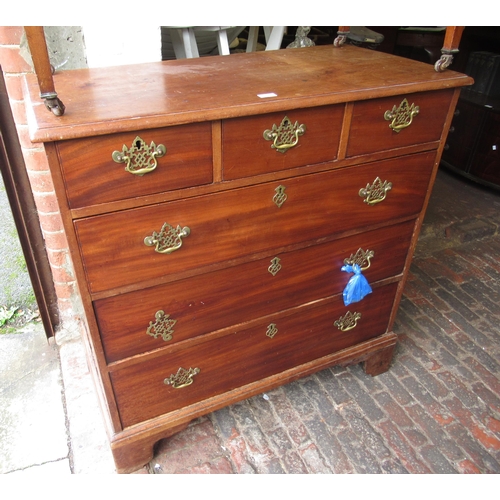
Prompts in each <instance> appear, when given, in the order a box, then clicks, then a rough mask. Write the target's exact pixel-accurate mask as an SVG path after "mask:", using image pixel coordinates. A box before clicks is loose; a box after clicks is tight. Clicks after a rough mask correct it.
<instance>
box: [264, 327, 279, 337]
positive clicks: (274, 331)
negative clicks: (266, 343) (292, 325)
mask: <svg viewBox="0 0 500 500" xmlns="http://www.w3.org/2000/svg"><path fill="white" fill-rule="evenodd" d="M277 333H278V328H277V326H276V323H271V324H270V325H269V326H268V327H267V331H266V335H267V336H268V337H269V338H270V339H272V338H273V337H274V336H275V335H276V334H277Z"/></svg>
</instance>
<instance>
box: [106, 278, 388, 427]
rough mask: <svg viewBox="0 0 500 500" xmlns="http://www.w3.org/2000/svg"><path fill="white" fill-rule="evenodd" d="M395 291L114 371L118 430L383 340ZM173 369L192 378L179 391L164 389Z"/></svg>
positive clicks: (338, 301)
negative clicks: (372, 340)
mask: <svg viewBox="0 0 500 500" xmlns="http://www.w3.org/2000/svg"><path fill="white" fill-rule="evenodd" d="M396 289H397V283H393V284H391V285H386V286H383V287H379V288H377V289H375V290H374V291H373V293H372V294H370V295H368V296H367V297H366V298H365V299H364V300H362V301H361V302H358V303H357V304H354V305H353V306H350V307H349V308H347V307H345V306H344V304H343V302H342V298H341V297H340V296H336V297H334V298H332V299H330V300H327V301H323V302H321V303H315V304H314V305H311V306H309V307H307V308H299V309H297V310H295V311H294V312H292V313H291V312H287V313H286V314H278V315H276V316H273V317H268V318H266V320H265V321H264V320H263V321H262V322H260V323H258V324H253V325H252V326H248V327H246V328H245V327H242V328H240V329H239V330H237V331H235V332H234V333H231V334H229V335H226V336H224V337H219V338H217V339H214V340H209V341H207V342H204V343H201V344H198V345H196V346H192V347H189V348H187V349H182V350H178V351H176V352H170V353H165V354H163V355H161V356H155V357H152V358H150V359H149V360H147V361H144V362H139V363H137V364H135V365H132V366H129V367H126V368H122V369H117V370H116V371H114V372H111V381H112V384H113V389H114V392H115V396H116V401H117V405H118V411H119V413H120V417H121V421H122V424H123V426H124V427H129V426H131V425H134V424H137V423H139V422H142V421H144V420H148V419H150V418H153V417H156V416H158V415H162V414H165V413H168V412H171V411H173V410H176V409H177V408H182V407H184V406H187V405H190V404H193V403H196V402H199V401H203V400H204V399H207V398H210V397H212V396H216V395H218V394H222V393H224V392H226V391H230V390H232V389H236V388H238V387H242V386H244V385H246V384H249V383H252V382H255V381H257V380H261V379H263V378H265V377H269V376H272V375H275V374H278V373H281V372H283V371H284V370H287V369H291V368H293V367H295V366H299V365H301V364H303V363H307V362H309V361H312V360H314V359H317V358H321V357H323V356H326V355H328V354H331V353H334V352H337V351H339V350H341V349H344V348H346V347H350V346H353V345H355V344H358V343H359V342H362V341H364V340H368V339H370V338H373V337H376V336H377V335H380V334H383V333H385V331H386V329H387V324H388V319H389V316H390V312H391V309H392V306H393V300H394V296H395V293H396ZM349 318H351V321H349ZM335 322H337V323H338V326H336V325H335ZM349 327H352V329H348V330H347V328H349ZM339 328H343V329H344V331H342V330H340V329H339ZM179 369H184V370H189V369H191V370H193V371H194V372H197V374H196V375H194V376H193V377H192V378H191V380H192V383H191V384H190V385H187V386H185V387H181V388H175V387H173V385H168V384H166V383H165V382H164V381H165V379H170V377H171V376H172V382H173V383H176V380H178V378H177V379H176V377H175V375H176V374H177V373H178V371H179ZM188 380H189V378H188ZM179 383H180V382H179Z"/></svg>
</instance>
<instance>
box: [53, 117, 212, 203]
mask: <svg viewBox="0 0 500 500" xmlns="http://www.w3.org/2000/svg"><path fill="white" fill-rule="evenodd" d="M161 147H164V151H165V152H164V153H163V150H162V149H161ZM158 148H160V150H158ZM57 149H58V152H59V158H60V164H61V168H62V173H63V177H64V182H65V184H66V192H67V197H68V201H69V204H70V207H71V208H80V207H84V206H90V205H95V204H100V203H108V202H112V201H117V200H122V199H126V198H135V197H137V196H143V195H148V194H153V193H159V192H163V191H172V190H175V189H181V188H186V187H191V186H198V185H201V184H208V183H210V182H212V175H213V166H212V132H211V125H210V123H200V124H192V125H184V126H176V127H169V128H162V129H153V130H142V131H139V132H134V133H124V134H113V135H107V136H97V137H93V138H91V139H75V140H70V141H64V142H59V143H57ZM158 151H160V153H159V155H158V154H157V153H158ZM113 153H114V154H113ZM120 156H121V158H120ZM123 157H126V158H125V159H124V158H123ZM114 158H115V159H117V160H119V161H118V162H117V161H115V159H114ZM127 159H128V160H127ZM155 165H156V166H155ZM126 168H128V170H126Z"/></svg>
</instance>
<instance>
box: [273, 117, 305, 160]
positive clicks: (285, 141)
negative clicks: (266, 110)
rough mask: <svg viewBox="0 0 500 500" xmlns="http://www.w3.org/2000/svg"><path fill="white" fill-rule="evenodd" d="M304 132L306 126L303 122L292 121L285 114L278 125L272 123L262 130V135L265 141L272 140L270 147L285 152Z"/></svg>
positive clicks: (295, 143) (296, 142)
mask: <svg viewBox="0 0 500 500" xmlns="http://www.w3.org/2000/svg"><path fill="white" fill-rule="evenodd" d="M305 132H306V126H305V125H304V124H302V125H299V122H295V123H292V122H291V121H290V119H289V118H288V116H285V118H283V120H282V121H281V123H280V126H279V127H277V126H276V124H273V128H272V129H267V130H264V134H263V136H264V139H265V140H266V141H273V143H272V144H271V148H273V149H276V151H279V152H280V153H285V152H286V151H288V150H289V149H290V148H293V147H294V146H296V145H297V144H298V142H299V137H300V136H301V135H304V134H305Z"/></svg>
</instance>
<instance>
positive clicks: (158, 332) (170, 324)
mask: <svg viewBox="0 0 500 500" xmlns="http://www.w3.org/2000/svg"><path fill="white" fill-rule="evenodd" d="M176 323H177V320H176V319H171V318H170V315H169V314H165V313H164V312H163V311H157V312H156V314H155V321H154V322H153V321H150V322H149V326H148V328H147V330H146V333H147V334H148V335H151V337H153V338H155V339H157V338H158V337H161V338H162V339H163V340H164V341H165V342H167V341H168V340H172V334H173V333H174V325H175V324H176Z"/></svg>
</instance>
